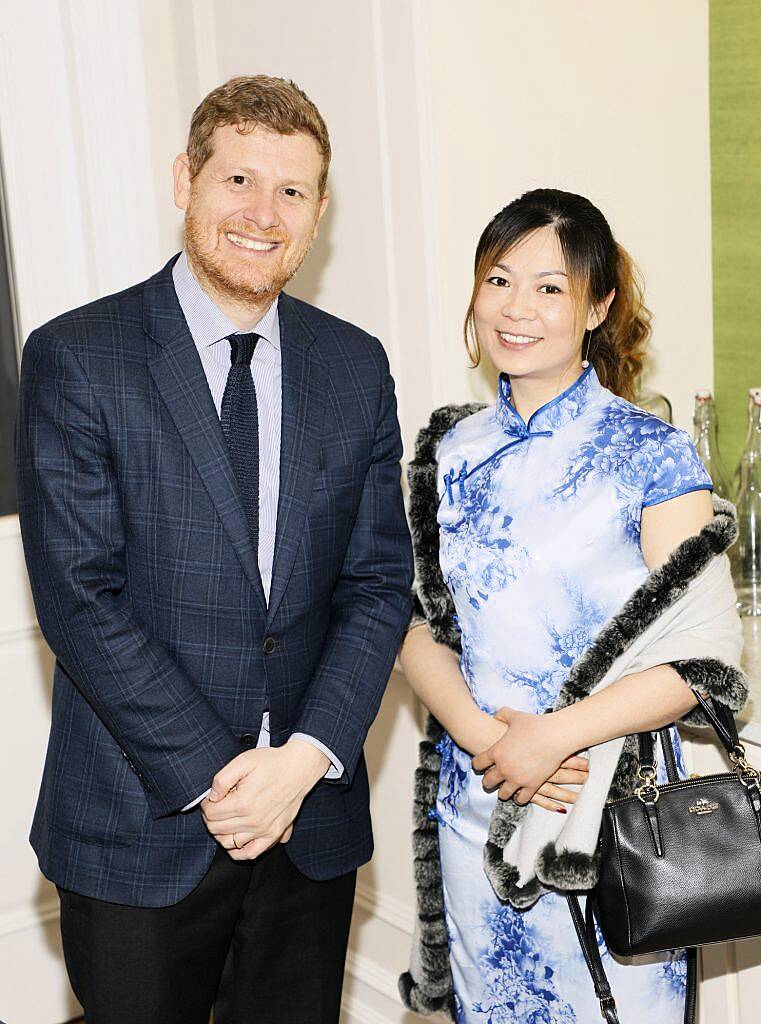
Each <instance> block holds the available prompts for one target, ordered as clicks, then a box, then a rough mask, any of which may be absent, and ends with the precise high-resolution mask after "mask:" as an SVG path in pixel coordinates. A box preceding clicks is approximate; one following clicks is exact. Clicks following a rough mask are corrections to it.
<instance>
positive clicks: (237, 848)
mask: <svg viewBox="0 0 761 1024" xmlns="http://www.w3.org/2000/svg"><path fill="white" fill-rule="evenodd" d="M233 846H234V847H235V849H236V850H240V849H242V847H240V846H238V837H237V836H236V834H235V833H234V832H233Z"/></svg>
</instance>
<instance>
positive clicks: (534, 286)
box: [401, 189, 726, 1024]
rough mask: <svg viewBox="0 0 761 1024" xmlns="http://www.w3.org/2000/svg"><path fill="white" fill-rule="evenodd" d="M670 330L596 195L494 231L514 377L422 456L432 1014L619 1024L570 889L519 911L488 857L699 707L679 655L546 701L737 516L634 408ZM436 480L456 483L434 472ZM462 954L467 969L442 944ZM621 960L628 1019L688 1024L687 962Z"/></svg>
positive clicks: (666, 429)
mask: <svg viewBox="0 0 761 1024" xmlns="http://www.w3.org/2000/svg"><path fill="white" fill-rule="evenodd" d="M648 336H649V313H648V311H647V310H646V309H645V307H644V305H643V303H642V296H641V291H640V289H639V287H638V285H637V283H636V280H635V276H634V271H633V267H632V263H631V261H630V259H629V257H628V256H627V254H626V253H625V252H624V250H623V249H622V248H621V247H620V246H618V245H617V244H616V242H615V241H614V239H613V236H612V234H611V231H610V228H609V226H608V224H607V222H606V220H605V218H604V217H603V215H602V214H601V213H600V211H599V210H597V209H596V208H595V207H594V206H593V205H592V204H591V203H590V202H589V201H588V200H587V199H584V198H583V197H581V196H577V195H572V194H569V193H564V192H559V191H556V190H553V189H540V190H537V191H533V192H528V193H526V194H525V195H523V196H521V197H520V198H519V199H517V200H515V201H514V202H512V203H510V204H509V205H508V206H507V207H505V208H504V209H503V210H502V211H501V212H500V213H499V214H497V216H496V217H495V218H494V219H493V220H492V221H491V222H490V223H489V225H488V226H487V227H486V229H485V231H484V233H483V235H482V236H481V239H480V241H479V244H478V248H477V252H476V260H475V283H474V288H473V294H472V299H471V303H470V306H469V308H468V312H467V317H466V324H465V340H466V345H467V346H468V348H469V353H470V355H471V358H472V361H473V363H474V364H477V363H478V362H479V359H480V358H481V355H482V353H483V354H485V355H486V356H487V357H488V358H489V359H491V361H492V362H493V364H494V365H495V367H496V368H497V369H498V370H499V371H500V379H499V386H498V394H497V399H496V404H495V405H493V406H489V407H486V408H481V407H478V406H468V407H464V408H459V409H458V408H456V407H446V408H444V409H442V410H438V411H437V412H436V413H434V416H433V418H432V420H431V423H430V424H429V427H428V428H426V430H425V431H423V432H422V433H421V436H420V439H419V442H418V451H417V456H416V460H415V462H414V463H413V465H412V468H411V501H412V508H411V519H412V522H413V530H414V533H415V534H416V536H415V541H416V563H417V570H418V591H419V594H420V592H421V590H422V591H424V592H425V594H426V600H425V601H424V605H425V611H426V613H427V620H428V621H427V624H426V620H425V618H423V617H419V618H418V620H413V626H412V628H411V629H410V631H409V633H408V635H407V638H406V640H405V644H404V647H403V650H402V655H401V658H402V666H403V668H404V671H405V674H406V676H407V678H408V679H409V681H410V684H411V686H412V687H413V689H414V690H415V692H416V693H417V695H418V696H419V697H420V699H421V700H422V701H423V703H424V704H425V705H426V706H427V707H428V709H429V710H430V712H431V714H432V715H433V717H434V718H435V719H436V720H437V721H438V723H440V724H441V726H442V727H443V730H444V732H443V735H442V736H441V739H440V741H439V743H438V744H437V746H436V748H435V752H434V750H433V749H432V748H430V745H429V748H428V752H427V754H426V756H427V757H428V762H427V763H426V762H425V760H424V763H423V767H422V769H421V772H422V774H421V775H419V779H418V781H419V787H418V800H419V801H422V803H421V804H420V805H419V808H418V809H420V807H421V806H424V802H425V788H426V785H428V786H429V787H435V805H434V804H433V803H432V805H431V809H430V811H429V817H430V818H431V819H433V820H432V825H433V828H434V830H435V831H433V832H432V833H431V834H429V835H428V836H425V835H424V834H423V833H424V832H425V828H424V827H423V828H421V829H420V830H419V832H420V835H419V841H420V842H421V843H422V844H423V847H422V849H423V852H422V853H420V851H418V854H419V855H418V863H417V869H418V870H417V877H418V885H419V889H420V893H421V896H420V905H421V921H422V925H421V927H423V928H424V929H427V933H426V935H425V936H424V941H423V943H422V947H421V948H423V955H424V956H426V957H428V960H427V962H426V963H425V964H424V965H423V968H422V971H421V968H420V964H419V963H418V964H417V965H413V968H412V976H410V975H407V976H405V979H403V982H402V994H403V996H404V997H405V1001H406V1002H407V1003H408V1005H410V1006H412V1007H413V1008H415V1009H418V1010H421V1011H423V1012H425V1011H430V1010H433V1009H438V1008H446V1007H447V1006H448V1007H449V1008H450V1009H451V1010H452V1012H453V1013H454V1014H455V1016H456V1019H457V1020H458V1021H462V1022H467V1024H507V1022H510V1024H572V1022H577V1024H587V1022H590V1021H593V1020H596V1019H599V1016H598V1015H599V1012H600V1010H599V1006H598V1004H597V1002H596V1000H595V997H594V991H593V988H592V984H591V981H590V978H589V975H588V973H587V969H586V966H585V963H584V960H583V957H582V953H581V950H580V948H579V945H578V942H577V939H576V936H575V933H574V929H573V925H572V921H571V917H570V915H569V913H568V909H567V906H566V901H565V900H564V899H563V898H562V896H560V895H557V894H555V893H553V892H547V893H545V894H544V895H542V896H541V898H540V899H538V902H535V903H534V904H533V905H532V906H530V908H529V909H526V910H523V911H519V910H516V909H514V908H513V907H512V906H511V905H510V904H505V903H502V902H501V901H500V900H499V899H498V898H497V896H496V895H495V892H494V890H493V888H492V885H491V884H490V881H489V878H487V874H486V873H485V871H484V866H483V861H484V847H485V845H487V835H488V834H489V823H490V819H491V818H492V814H493V811H494V809H495V805H496V804H497V792H496V790H497V789H498V791H499V792H498V795H499V797H500V798H501V799H502V800H503V801H505V800H510V799H512V800H513V801H514V802H515V804H518V805H523V804H527V803H528V802H533V803H534V804H536V805H538V806H540V807H541V808H543V809H544V810H545V811H546V813H560V814H565V813H567V811H568V810H569V808H570V807H571V806H572V805H573V802H574V801H575V799H576V793H577V792H578V790H579V787H580V786H581V785H583V784H584V781H585V778H586V767H587V762H586V759H585V758H584V757H582V756H579V755H580V752H584V751H586V750H587V749H588V748H589V747H591V746H592V745H595V744H600V743H603V742H604V741H606V740H609V739H611V738H613V737H620V736H627V735H630V734H633V733H637V732H641V731H644V730H655V729H657V728H659V727H661V726H664V725H666V724H668V723H671V722H673V721H675V720H676V719H678V718H680V717H682V716H684V715H686V714H687V713H688V712H690V711H691V709H692V708H694V706H695V703H696V701H695V698H694V696H693V695H692V692H691V690H690V688H689V685H688V684H687V682H685V681H684V680H683V679H682V677H681V676H680V675H679V674H678V672H677V671H676V670H675V669H674V668H673V667H672V666H671V665H656V666H655V667H653V668H649V669H647V670H646V671H643V672H639V673H636V674H634V675H629V676H626V677H625V678H623V679H619V680H617V681H616V682H615V683H613V685H611V686H609V687H608V688H607V689H605V690H604V691H602V692H599V693H596V694H594V695H592V696H588V697H585V698H584V699H581V700H578V701H577V702H576V703H574V704H572V705H570V706H568V707H565V708H563V710H558V711H555V712H554V713H553V714H543V712H544V711H548V710H551V709H552V708H553V707H554V706H555V701H556V698H557V697H558V693H559V691H560V689H561V686H562V684H563V683H564V681H565V680H566V678H567V676H568V672H569V669H570V667H571V666H572V665H573V664H574V663H575V662H576V660H577V659H578V658H579V657H580V656H581V655H582V654H583V653H584V652H585V651H586V650H587V649H588V648H589V647H590V645H591V644H592V643H593V641H594V639H595V636H596V635H597V634H598V633H599V631H600V629H601V627H602V626H603V625H604V624H605V623H606V621H607V620H609V619H610V618H611V616H612V615H613V614H614V613H616V612H617V611H618V610H619V609H620V608H621V606H622V605H623V604H624V602H625V601H626V599H627V598H628V597H629V595H631V594H632V592H633V591H635V589H636V588H637V587H638V586H639V585H640V584H642V582H643V580H645V578H646V577H648V574H649V572H652V571H653V570H654V569H655V568H656V567H658V566H659V565H661V564H662V563H663V562H664V561H666V559H667V558H668V557H669V555H670V553H671V552H672V551H673V550H674V548H675V547H676V546H677V545H679V544H680V543H681V542H682V541H684V540H685V538H687V537H690V536H692V535H694V534H697V533H699V532H700V531H701V529H702V528H703V527H704V526H706V524H708V523H709V522H710V521H711V520H712V518H713V508H712V500H711V494H710V491H711V489H712V487H711V480H710V478H709V476H708V475H707V473H706V471H705V469H704V468H703V466H702V464H701V462H700V460H699V459H698V457H697V455H696V453H695V450H694V448H693V446H692V444H691V442H690V440H689V438H688V436H687V435H686V434H685V433H684V432H682V431H680V430H677V429H675V428H673V427H672V426H670V425H669V424H667V423H665V422H663V421H662V420H659V419H658V418H657V417H655V416H653V415H651V414H649V413H647V412H644V411H643V410H641V409H639V408H637V407H636V406H635V405H633V404H631V400H632V399H633V397H634V391H635V385H636V380H637V377H638V375H639V372H640V369H641V366H642V361H643V353H644V347H645V344H646V341H647V338H648ZM429 467H432V468H431V472H430V475H429V476H428V477H426V473H428V469H429ZM416 472H417V473H418V474H419V479H418V477H416V476H415V473H416ZM434 473H435V479H436V492H435V494H434V493H433V489H432V484H431V488H430V493H429V492H427V491H426V485H425V482H424V481H425V480H426V479H429V480H430V481H431V482H432V481H433V479H434V476H433V474H434ZM421 480H422V481H423V483H420V481H421ZM434 517H436V518H435V519H434ZM437 546H438V550H437ZM443 583H445V584H446V589H445V588H444V586H443ZM450 594H451V598H452V599H453V603H454V609H455V610H456V615H455V616H454V619H453V621H450V620H449V619H448V604H449V600H450ZM436 641H439V642H436ZM458 641H459V644H461V657H460V658H459V659H458V658H457V657H456V656H455V655H453V653H452V651H451V650H450V649H449V648H450V647H452V648H457V647H458V646H459V644H458ZM447 645H448V646H447ZM725 696H726V695H725ZM674 741H675V744H676V749H677V751H678V750H679V748H678V738H677V737H676V733H675V732H674ZM472 759H473V760H472ZM679 760H680V762H681V758H680V757H679ZM434 763H435V772H434V774H433V776H432V775H431V772H430V768H431V765H432V764H434ZM474 768H475V769H476V771H477V772H481V773H483V776H482V777H479V775H478V774H476V772H475V771H474V770H473V769H474ZM680 770H683V769H682V766H681V763H680ZM435 775H438V779H437V780H436V778H435ZM426 779H427V782H426ZM432 780H433V781H432ZM566 787H570V788H566ZM426 844H427V845H426ZM432 844H434V845H432ZM436 850H438V856H437V855H436ZM487 853H488V850H487ZM500 853H501V851H500ZM439 857H440V873H441V880H442V882H443V894H444V911H445V916H444V919H443V923H445V926H446V927H445V930H446V935H445V937H444V939H443V940H442V937H441V935H440V934H438V935H437V934H436V930H435V922H436V894H435V892H434V889H435V886H436V885H437V884H438V877H439V875H438V872H439V863H438V858H439ZM487 859H488V858H487ZM432 879H433V881H432ZM533 898H534V899H536V896H534V897H533ZM443 930H444V929H443V928H442V929H440V931H443ZM601 942H602V940H601ZM437 943H438V946H437ZM603 945H604V944H603ZM447 947H448V962H449V964H448V965H449V967H450V968H451V978H449V980H448V981H447V980H446V979H447V978H448V972H446V971H445V970H444V969H442V968H441V961H440V959H439V961H437V960H436V956H435V954H434V952H433V951H435V950H436V949H438V951H439V953H441V951H442V949H443V951H444V954H443V955H444V956H447ZM603 953H604V960H605V965H606V968H607V969H608V976H609V978H610V982H611V986H612V989H613V992H614V994H615V997H616V1000H617V1002H618V1005H619V1013H620V1017H621V1021H622V1024H627V1022H629V1024H632V1022H638V1021H642V1020H648V1021H657V1022H658V1024H677V1022H681V1021H682V1019H683V1017H684V1013H685V1010H684V1006H685V976H686V967H685V958H684V954H683V953H680V952H677V953H674V954H670V955H664V956H660V957H653V958H649V960H648V962H647V963H642V962H638V963H637V964H636V966H635V965H631V964H626V965H624V964H621V963H617V962H614V961H613V960H612V958H611V957H610V956H609V955H608V954H607V952H606V951H605V950H604V949H603ZM421 976H423V977H424V978H425V982H424V983H423V982H419V979H420V977H421ZM413 978H414V979H416V980H417V981H418V982H419V983H418V984H417V985H416V984H415V981H414V980H413ZM443 979H444V980H443ZM447 985H449V986H450V988H449V989H448V988H447ZM452 987H453V991H451V988H452Z"/></svg>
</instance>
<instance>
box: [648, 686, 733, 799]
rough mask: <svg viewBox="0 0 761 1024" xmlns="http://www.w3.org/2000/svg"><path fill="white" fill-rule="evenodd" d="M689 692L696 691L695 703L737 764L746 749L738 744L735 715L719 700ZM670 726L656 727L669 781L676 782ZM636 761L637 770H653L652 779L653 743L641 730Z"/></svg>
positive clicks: (650, 737) (677, 774)
mask: <svg viewBox="0 0 761 1024" xmlns="http://www.w3.org/2000/svg"><path fill="white" fill-rule="evenodd" d="M692 692H693V693H694V694H695V697H696V698H697V701H698V705H699V706H700V707H701V708H702V710H703V713H704V715H705V717H706V718H707V719H708V722H709V723H710V725H712V726H713V729H714V731H715V733H716V735H717V736H718V738H719V742H720V743H721V745H722V746H723V747H724V749H725V750H726V752H727V754H728V755H729V758H730V760H731V761H732V763H733V764H735V765H737V763H738V761H740V760H741V759H744V757H745V748H744V747H743V745H742V743H740V737H739V736H738V733H737V723H736V722H735V716H734V715H733V714H732V712H731V711H730V709H729V708H728V707H727V706H726V704H721V703H720V702H719V701H717V700H714V698H713V697H708V696H707V695H706V694H703V693H701V692H700V691H699V690H693V691H692ZM670 729H671V726H665V727H664V728H663V729H658V735H659V736H660V738H661V749H662V750H663V757H664V761H665V763H666V775H667V777H668V781H669V782H678V781H679V773H678V771H677V767H676V756H675V754H674V747H673V744H672V742H671V733H670ZM639 761H640V770H642V769H643V768H644V769H645V772H646V773H647V771H648V769H649V770H650V771H651V772H652V777H653V778H655V767H656V766H655V744H654V742H653V734H652V733H651V732H641V733H640V734H639Z"/></svg>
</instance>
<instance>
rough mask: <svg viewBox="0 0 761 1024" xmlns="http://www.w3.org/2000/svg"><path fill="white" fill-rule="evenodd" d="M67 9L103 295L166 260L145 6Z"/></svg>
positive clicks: (89, 1) (94, 258)
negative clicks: (151, 133)
mask: <svg viewBox="0 0 761 1024" xmlns="http://www.w3.org/2000/svg"><path fill="white" fill-rule="evenodd" d="M62 11H63V14H64V18H63V25H64V31H65V48H66V52H67V54H68V55H69V58H70V64H71V83H72V91H73V115H74V116H73V120H74V123H75V131H76V137H77V152H78V154H79V174H78V178H79V184H80V190H81V197H82V208H83V211H84V216H85V222H86V231H87V234H88V236H89V242H90V245H89V247H88V251H89V253H90V279H91V284H92V293H93V297H96V296H100V295H106V294H108V293H110V292H113V291H116V290H119V289H121V288H125V287H127V286H128V285H130V284H133V283H134V282H135V281H138V280H140V279H142V278H144V277H147V276H148V275H149V274H150V273H153V272H154V271H155V268H156V266H157V265H159V261H160V259H161V255H162V254H161V253H160V251H159V243H158V230H157V227H156V220H157V213H158V211H157V207H156V199H155V195H154V193H153V189H152V187H151V186H152V183H153V178H152V174H151V156H150V150H149V145H148V132H147V128H146V126H147V123H148V95H147V86H146V81H145V69H144V64H143V53H142V36H141V23H140V8H139V6H138V5H137V4H125V3H120V2H119V0H63V2H62Z"/></svg>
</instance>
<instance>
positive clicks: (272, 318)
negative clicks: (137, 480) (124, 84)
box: [172, 252, 343, 810]
mask: <svg viewBox="0 0 761 1024" xmlns="http://www.w3.org/2000/svg"><path fill="white" fill-rule="evenodd" d="M172 276H173V280H174V289H175V291H176V293H177V301H178V302H179V304H180V308H181V309H182V312H183V315H184V317H185V319H186V320H187V323H188V328H189V330H190V334H191V337H192V338H193V341H194V342H195V346H196V349H197V350H198V355H199V357H200V359H201V365H202V366H203V370H204V373H205V374H206V380H207V382H208V385H209V390H210V391H211V397H212V398H213V400H214V406H215V408H216V410H217V415H218V416H219V415H221V410H222V396H223V395H224V393H225V385H226V383H227V374H228V372H229V370H230V342H229V340H228V339H229V336H230V335H231V334H243V333H250V332H248V331H246V332H243V331H241V330H240V329H239V328H238V327H237V325H236V324H234V323H233V321H232V320H230V318H229V317H228V316H226V315H225V314H224V313H223V312H222V310H221V309H219V307H218V306H217V305H215V303H214V302H213V300H212V299H211V298H210V297H209V296H208V295H207V294H206V292H205V291H204V290H203V288H202V287H201V285H200V284H199V283H198V281H197V280H196V278H195V277H194V276H193V273H192V271H191V269H190V266H189V264H188V259H187V256H186V254H185V253H184V252H183V253H181V254H180V257H179V259H178V260H177V262H176V263H175V265H174V268H173V271H172ZM277 307H278V300H277V299H275V301H274V302H273V303H272V305H271V306H270V307H269V309H268V310H267V312H266V313H265V314H264V316H263V317H262V318H261V320H260V321H259V322H258V323H257V324H255V325H254V326H253V327H252V328H251V332H253V333H255V334H258V335H259V341H258V342H257V345H256V348H255V349H254V355H253V358H252V360H251V375H252V377H253V379H254V388H255V389H256V410H257V416H258V420H259V552H258V561H259V575H260V576H261V578H262V588H263V590H264V595H265V597H266V598H267V600H268V601H269V595H270V586H271V585H272V564H273V561H274V557H275V529H276V526H277V505H278V498H279V496H280V430H281V423H282V380H281V377H282V359H281V354H280V321H279V319H278V312H277ZM269 718H270V716H269V712H268V711H265V712H264V717H263V719H262V725H261V730H260V732H259V741H258V743H257V747H268V746H269V741H270V728H269ZM294 736H296V737H299V738H300V739H303V740H307V741H308V742H309V743H312V744H313V745H314V746H316V747H318V748H319V749H320V750H321V751H322V752H323V754H325V755H326V757H328V758H329V760H330V762H331V764H330V767H329V768H328V771H327V773H326V775H325V777H326V778H328V779H339V778H340V777H341V776H342V775H343V765H342V764H341V762H340V761H339V760H338V758H337V757H336V756H335V754H333V752H332V751H331V750H329V749H328V748H327V747H326V746H325V745H324V744H323V743H320V741H319V740H317V739H315V738H314V737H313V736H306V735H304V734H303V733H294ZM208 792H210V791H207V792H206V793H204V794H202V795H201V796H200V797H198V798H197V799H196V800H194V801H193V802H192V803H190V804H188V806H187V807H184V808H183V810H190V809H191V808H192V807H195V806H196V804H198V803H199V802H200V801H201V800H203V799H204V797H206V796H207V795H208Z"/></svg>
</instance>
